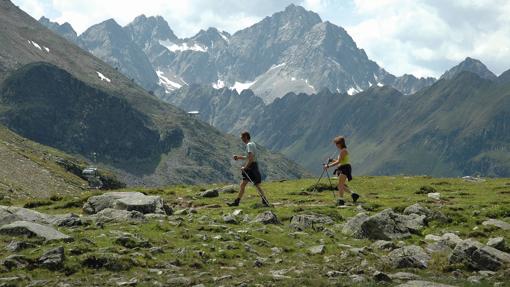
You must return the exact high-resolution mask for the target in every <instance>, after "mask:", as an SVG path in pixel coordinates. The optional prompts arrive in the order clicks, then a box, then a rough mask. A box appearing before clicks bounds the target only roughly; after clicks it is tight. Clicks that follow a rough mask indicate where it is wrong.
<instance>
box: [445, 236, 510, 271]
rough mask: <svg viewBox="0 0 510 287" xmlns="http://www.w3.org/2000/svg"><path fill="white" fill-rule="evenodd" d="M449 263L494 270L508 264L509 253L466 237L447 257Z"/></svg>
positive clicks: (509, 259) (509, 262)
mask: <svg viewBox="0 0 510 287" xmlns="http://www.w3.org/2000/svg"><path fill="white" fill-rule="evenodd" d="M449 261H450V263H462V264H465V265H466V266H467V267H469V268H472V269H475V270H492V271H496V270H498V269H500V268H502V267H504V266H505V265H506V264H510V254H508V253H505V252H502V251H500V250H497V249H496V248H493V247H490V246H486V245H483V244H481V243H480V242H478V241H475V240H472V239H467V240H464V241H461V242H459V243H458V244H457V246H455V249H453V252H452V254H451V255H450V257H449Z"/></svg>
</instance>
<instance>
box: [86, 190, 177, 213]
mask: <svg viewBox="0 0 510 287" xmlns="http://www.w3.org/2000/svg"><path fill="white" fill-rule="evenodd" d="M106 208H113V209H119V210H127V211H138V212H140V213H143V214H145V213H159V214H167V212H168V207H166V208H165V204H164V203H163V200H162V199H161V197H159V196H148V195H145V194H143V193H140V192H107V193H104V194H102V195H97V196H92V197H90V198H89V199H88V200H87V202H86V203H85V204H84V205H83V211H84V212H85V213H87V214H95V213H98V212H100V211H101V210H103V209H106Z"/></svg>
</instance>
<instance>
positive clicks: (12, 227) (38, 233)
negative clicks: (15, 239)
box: [0, 221, 73, 241]
mask: <svg viewBox="0 0 510 287" xmlns="http://www.w3.org/2000/svg"><path fill="white" fill-rule="evenodd" d="M0 234H4V235H11V236H26V237H37V238H40V239H43V240H45V241H59V240H62V241H72V240H73V238H72V237H70V236H68V235H65V234H63V233H61V232H59V231H57V230H56V229H54V228H52V227H49V226H46V225H41V224H38V223H34V222H28V221H16V222H13V223H10V224H7V225H4V226H2V227H0Z"/></svg>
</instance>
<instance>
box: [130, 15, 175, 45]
mask: <svg viewBox="0 0 510 287" xmlns="http://www.w3.org/2000/svg"><path fill="white" fill-rule="evenodd" d="M124 29H125V30H126V32H127V33H128V34H129V35H130V36H131V37H132V39H133V40H134V42H135V43H137V44H138V45H139V46H141V47H144V46H145V45H146V44H147V43H149V42H151V41H159V40H163V41H166V40H168V41H171V42H175V41H176V40H177V39H178V38H177V36H175V34H174V32H173V31H172V29H171V28H170V26H169V25H168V22H167V21H166V20H165V19H164V18H163V17H161V16H150V17H147V16H145V15H144V14H142V15H140V16H138V17H136V18H135V19H134V20H133V21H132V22H131V23H129V24H128V25H127V26H126V27H124Z"/></svg>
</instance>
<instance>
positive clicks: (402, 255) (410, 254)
mask: <svg viewBox="0 0 510 287" xmlns="http://www.w3.org/2000/svg"><path fill="white" fill-rule="evenodd" d="M430 258H431V257H430V256H429V255H428V254H427V253H426V252H425V250H423V248H421V247H419V246H416V245H410V246H404V247H402V248H398V249H395V250H393V251H392V252H390V253H389V254H388V261H389V263H390V264H391V265H392V266H393V267H394V268H427V267H428V261H429V260H430Z"/></svg>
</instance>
